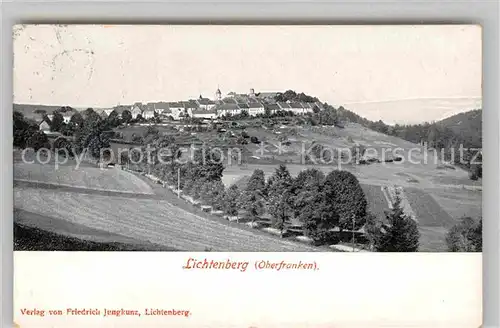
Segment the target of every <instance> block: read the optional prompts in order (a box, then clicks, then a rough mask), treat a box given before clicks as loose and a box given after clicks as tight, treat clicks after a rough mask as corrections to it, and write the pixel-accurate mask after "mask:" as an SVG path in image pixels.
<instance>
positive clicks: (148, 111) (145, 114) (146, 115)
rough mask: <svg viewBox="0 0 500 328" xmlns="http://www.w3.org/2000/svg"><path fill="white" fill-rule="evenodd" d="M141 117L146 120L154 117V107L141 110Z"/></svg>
mask: <svg viewBox="0 0 500 328" xmlns="http://www.w3.org/2000/svg"><path fill="white" fill-rule="evenodd" d="M142 117H144V118H145V119H146V120H149V119H152V118H154V117H155V111H154V109H150V108H148V109H146V110H145V111H143V112H142Z"/></svg>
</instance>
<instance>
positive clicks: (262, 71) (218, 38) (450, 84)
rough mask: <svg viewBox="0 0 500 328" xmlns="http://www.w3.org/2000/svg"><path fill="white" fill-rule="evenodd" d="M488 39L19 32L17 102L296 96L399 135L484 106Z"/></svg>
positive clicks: (443, 33)
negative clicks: (378, 122)
mask: <svg viewBox="0 0 500 328" xmlns="http://www.w3.org/2000/svg"><path fill="white" fill-rule="evenodd" d="M481 56H482V53H481V28H480V27H479V26H473V25H434V26H432V25H420V26H401V25H399V26H395V25H394V26H390V25H387V26H381V25H379V26H369V25H367V26H359V25H358V26H341V25H338V26H236V25H233V26H222V25H219V26H217V25H212V26H201V25H198V26H189V25H185V26H182V25H175V26H172V25H171V26H148V25H142V26H133V25H128V26H127V25H64V26H63V25H22V26H21V25H16V26H15V27H14V102H15V103H30V104H47V105H70V106H73V107H111V106H114V105H117V104H131V103H134V102H137V101H142V102H149V101H176V100H187V99H191V98H197V97H199V96H200V95H202V96H204V97H209V98H213V97H214V94H215V91H216V89H217V88H218V87H219V88H220V89H221V91H222V93H223V94H227V93H228V92H230V91H235V92H237V93H247V92H249V90H250V88H254V89H255V91H256V92H264V91H285V90H288V89H292V90H295V91H297V92H304V93H306V94H310V95H313V96H316V97H318V98H319V99H320V100H321V101H323V102H328V103H330V104H332V105H334V106H340V105H343V106H344V107H346V108H348V109H352V110H353V111H355V112H357V113H358V114H360V115H362V116H365V117H367V118H369V119H382V120H384V121H386V122H388V123H394V122H398V123H399V122H402V123H405V122H410V123H411V122H418V121H424V120H428V121H429V120H436V119H440V118H443V116H445V115H449V114H450V113H451V114H454V113H456V112H460V111H466V110H470V109H474V108H476V107H478V106H481V80H482V73H481V70H482V67H481V66H482V64H481Z"/></svg>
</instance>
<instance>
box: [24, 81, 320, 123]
mask: <svg viewBox="0 0 500 328" xmlns="http://www.w3.org/2000/svg"><path fill="white" fill-rule="evenodd" d="M278 94H279V92H261V93H255V91H254V89H250V92H249V93H248V94H244V93H239V94H238V93H236V92H229V93H228V94H227V95H226V96H224V97H223V96H222V93H221V91H220V89H219V88H218V89H217V90H216V92H215V97H214V99H210V98H206V97H203V96H201V95H200V96H199V97H198V98H197V99H190V100H187V101H174V102H164V101H160V102H149V103H141V102H136V103H134V104H132V105H117V106H115V107H110V108H93V110H94V111H95V112H96V113H97V114H98V115H99V116H100V117H101V118H103V119H105V118H107V117H109V116H110V115H111V114H112V113H113V112H115V113H116V114H117V115H118V117H121V116H122V114H123V112H124V111H129V112H130V114H131V117H132V119H137V118H138V117H139V116H141V117H143V118H144V119H147V120H148V119H152V118H154V117H159V118H160V119H164V120H167V119H171V120H180V119H182V118H185V117H195V118H200V119H214V118H219V117H222V116H234V115H238V114H241V113H243V112H244V111H245V112H246V113H248V115H249V116H256V115H259V114H264V113H266V111H267V112H269V113H270V114H275V113H277V112H280V111H290V112H292V113H294V114H295V115H304V114H307V113H312V112H315V111H320V110H323V105H322V104H321V103H320V102H298V101H287V102H280V101H276V100H275V99H276V96H277V95H278ZM29 106H31V105H29ZM42 107H43V106H42ZM55 108H57V109H51V112H47V111H46V110H41V109H40V108H38V109H37V108H36V107H33V109H32V110H33V111H34V112H37V111H38V112H39V113H40V115H38V116H36V115H35V120H36V121H37V122H39V124H41V123H42V122H43V121H44V120H46V118H48V120H49V122H48V123H50V120H52V118H53V111H54V110H58V111H60V112H61V114H62V116H63V119H64V122H65V123H69V122H70V120H71V117H72V116H73V115H74V114H75V113H77V112H79V113H80V114H81V115H82V116H85V113H86V112H85V111H86V109H87V108H77V107H68V106H63V107H55ZM46 123H47V122H46ZM44 128H46V126H45V124H44Z"/></svg>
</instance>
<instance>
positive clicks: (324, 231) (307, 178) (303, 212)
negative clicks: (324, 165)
mask: <svg viewBox="0 0 500 328" xmlns="http://www.w3.org/2000/svg"><path fill="white" fill-rule="evenodd" d="M324 180H325V175H324V174H323V172H321V171H319V170H317V169H307V170H304V171H301V172H300V173H299V175H298V176H297V178H295V179H294V181H293V183H292V188H291V194H292V196H291V200H292V208H293V213H294V215H295V217H296V218H297V219H298V220H299V221H300V222H302V224H303V230H304V235H306V236H308V237H310V238H312V239H313V240H314V242H315V243H317V244H322V243H325V242H327V241H329V239H330V237H331V234H330V233H329V231H330V230H331V229H332V228H334V227H335V226H337V225H338V222H339V216H338V214H337V212H336V211H335V209H334V208H333V206H332V202H331V201H330V200H329V199H327V197H326V194H325V192H324Z"/></svg>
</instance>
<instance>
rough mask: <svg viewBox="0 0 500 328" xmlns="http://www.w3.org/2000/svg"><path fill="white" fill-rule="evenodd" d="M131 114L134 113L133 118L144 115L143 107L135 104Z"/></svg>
mask: <svg viewBox="0 0 500 328" xmlns="http://www.w3.org/2000/svg"><path fill="white" fill-rule="evenodd" d="M130 114H132V119H134V120H135V119H136V118H137V116H139V115H142V109H141V108H140V107H139V106H138V105H134V107H133V108H132V109H131V110H130ZM143 117H144V115H143Z"/></svg>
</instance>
